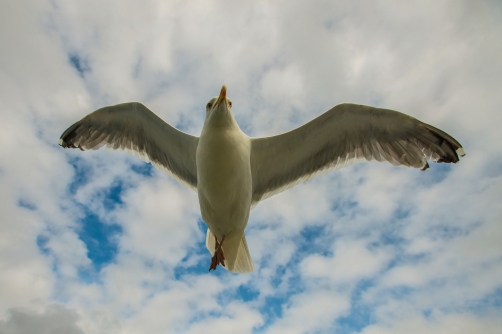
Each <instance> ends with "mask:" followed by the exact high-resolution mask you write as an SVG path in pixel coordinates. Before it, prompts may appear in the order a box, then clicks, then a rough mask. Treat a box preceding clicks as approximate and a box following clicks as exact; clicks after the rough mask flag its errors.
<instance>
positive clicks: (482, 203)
mask: <svg viewBox="0 0 502 334" xmlns="http://www.w3.org/2000/svg"><path fill="white" fill-rule="evenodd" d="M5 8H6V10H2V11H1V12H0V47H1V49H2V59H1V60H0V72H1V75H0V87H1V89H0V100H1V101H2V106H1V107H0V108H1V110H0V142H1V143H2V145H0V157H1V158H0V217H1V219H0V220H1V224H0V268H1V269H0V271H1V274H0V295H1V296H2V298H1V299H0V324H1V325H2V326H0V327H2V329H0V331H2V330H3V331H4V332H5V333H24V332H30V330H31V332H32V331H33V330H32V327H33V326H36V328H37V330H38V332H42V333H43V330H46V331H52V332H54V331H56V330H57V328H60V329H61V328H62V329H64V330H65V333H72V331H73V332H74V333H86V334H87V333H91V334H92V333H105V332H106V333H140V332H149V333H163V332H168V331H172V330H173V329H174V330H175V331H178V332H188V333H198V332H201V331H206V332H207V329H208V328H211V329H212V330H214V331H218V332H222V333H225V332H242V333H251V332H270V333H274V332H281V333H283V332H291V333H305V332H316V331H320V332H330V331H333V330H334V329H335V328H337V327H338V326H339V324H337V323H336V321H337V320H340V319H345V320H344V321H345V323H347V322H348V323H350V326H349V327H350V330H352V331H354V332H360V333H365V334H369V333H402V332H410V333H412V332H413V331H415V332H417V333H438V332H441V331H443V332H452V333H471V332H486V333H490V331H491V332H493V333H496V332H499V331H500V329H501V328H502V324H501V323H500V321H499V320H498V318H497V317H496V316H495V315H496V314H497V312H498V313H500V302H499V300H500V288H501V287H502V280H501V277H502V247H501V246H500V242H499V241H500V238H501V228H500V221H501V217H502V211H501V208H500V205H499V203H500V200H501V198H502V192H501V189H502V188H501V187H500V184H501V182H502V181H501V180H502V149H501V147H500V145H499V143H500V142H501V140H502V138H501V132H500V131H499V124H500V123H501V121H502V119H501V117H502V116H500V115H501V114H500V112H499V109H500V105H501V104H502V97H501V96H500V94H499V91H500V77H501V75H502V68H501V67H500V58H501V56H502V51H501V50H502V49H501V47H500V33H499V32H500V31H502V29H501V28H502V27H501V22H502V20H500V18H501V17H502V15H501V10H500V9H501V8H500V5H499V4H498V3H496V2H490V1H485V2H476V3H475V4H474V3H470V2H467V1H460V2H459V1H447V2H442V3H437V2H427V1H422V2H399V3H397V2H393V1H387V0H380V1H375V2H371V3H365V4H364V5H363V4H361V3H357V2H349V1H347V2H332V1H317V2H315V3H311V2H308V3H307V2H287V3H286V2H281V3H270V2H253V3H244V2H228V1H214V2H207V1H197V2H190V3H188V2H186V3H182V2H179V1H163V2H157V1H153V0H151V1H148V2H147V3H145V2H142V3H138V2H134V1H127V2H106V3H104V2H99V1H91V2H71V1H64V2H61V1H51V2H49V1H47V2H44V1H28V2H26V1H25V2H15V1H10V2H8V3H7V4H6V5H5ZM70 55H71V56H74V57H78V59H79V61H81V64H82V65H85V66H87V67H88V69H89V70H88V71H86V72H85V73H84V74H83V75H82V74H80V73H78V71H77V70H76V69H75V68H73V67H72V65H71V62H70ZM224 83H225V84H227V86H228V90H229V96H230V98H232V100H233V102H234V105H235V114H236V115H235V116H236V118H237V120H238V122H239V123H240V124H241V127H242V128H243V129H244V130H245V131H246V132H247V133H249V134H252V135H260V136H261V135H272V134H276V133H277V132H280V131H287V130H290V129H292V128H294V127H296V126H299V125H301V124H303V123H304V122H306V121H308V120H310V119H312V118H313V117H315V116H317V115H319V114H320V113H322V112H324V111H325V110H327V109H329V108H331V107H332V106H333V105H335V104H337V103H340V102H349V101H350V102H355V103H361V104H372V105H377V106H380V107H386V108H391V109H396V110H401V111H403V112H406V113H408V114H410V115H412V116H414V117H417V118H419V119H420V120H423V121H425V122H427V123H430V124H432V125H434V126H437V127H439V128H441V129H443V130H444V131H446V132H447V133H450V134H451V135H453V136H454V137H455V138H457V139H458V140H459V141H460V142H461V143H462V144H463V145H464V147H465V148H466V152H467V156H466V157H465V158H463V159H462V160H461V162H460V163H459V164H457V165H454V166H451V168H450V167H445V166H438V165H431V169H430V170H429V171H427V172H420V171H415V170H411V169H404V168H401V169H400V168H394V167H392V166H389V165H385V164H376V163H372V164H369V163H368V164H365V165H359V166H353V167H349V168H346V169H342V170H339V171H337V172H336V173H333V174H328V175H324V176H321V177H319V178H316V179H314V180H311V181H309V182H308V183H307V184H305V185H300V186H297V187H295V188H293V189H291V190H289V191H288V192H285V193H283V194H280V195H277V196H275V197H273V198H271V199H268V200H267V201H265V202H263V203H260V205H258V206H257V207H256V209H254V210H253V212H252V213H251V219H250V223H249V228H248V232H247V233H248V243H249V247H250V250H251V255H252V257H253V259H254V261H255V265H256V269H257V270H256V272H254V273H252V274H250V275H240V276H239V275H232V274H228V273H227V272H225V271H223V270H222V271H220V270H218V271H217V272H216V273H211V274H208V273H207V272H206V265H207V266H208V265H209V259H210V255H209V253H208V252H207V251H206V250H205V249H204V248H205V247H204V239H205V234H204V232H205V231H202V230H201V229H200V228H199V225H198V223H197V220H198V219H199V212H198V201H197V197H196V194H195V193H194V192H192V191H190V190H188V189H185V188H183V186H182V185H180V184H178V183H177V182H176V181H175V180H173V179H171V178H170V177H169V176H167V175H165V174H163V173H162V172H157V171H154V172H153V173H152V176H151V177H150V176H144V175H141V174H138V173H136V172H134V171H133V170H132V167H131V166H132V164H136V165H137V164H139V162H138V160H136V158H134V157H129V156H128V155H127V154H125V153H118V152H110V151H105V150H100V151H97V152H80V151H79V152H72V151H70V150H63V149H61V148H60V147H58V146H57V145H56V144H57V139H58V137H59V136H60V134H61V133H62V131H63V130H64V129H65V128H66V127H68V126H69V125H70V124H72V122H75V121H77V120H78V119H79V118H81V117H83V116H84V115H86V114H87V113H89V112H90V111H92V110H94V109H96V108H98V107H101V106H104V105H108V104H114V103H119V102H125V101H133V100H139V101H142V102H144V103H145V104H146V105H148V106H149V107H150V108H151V109H152V110H154V111H155V112H156V113H157V114H159V115H160V116H161V117H162V118H164V119H165V120H166V121H168V122H170V123H171V124H175V125H178V126H181V127H183V130H185V131H188V132H190V133H193V134H198V132H199V131H200V129H201V127H202V124H203V120H204V112H205V111H204V105H205V103H206V101H207V100H208V99H209V98H210V97H212V96H214V95H216V94H217V93H218V91H219V88H220V87H221V84H224ZM75 166H77V169H76V168H75ZM140 166H141V165H140ZM119 183H120V184H122V186H123V187H122V192H121V193H120V200H121V203H120V204H117V205H115V206H114V207H113V208H110V207H109V206H108V205H107V204H106V203H107V202H106V199H107V197H108V196H109V192H110V189H111V188H112V187H113V186H114V185H116V184H119ZM89 212H90V213H92V214H94V215H96V217H98V218H99V219H100V220H101V222H102V223H103V224H107V225H111V224H118V225H119V226H120V228H121V229H122V232H121V233H119V234H118V235H115V236H114V238H115V239H114V240H111V241H110V242H111V243H113V242H114V241H116V247H117V253H116V254H115V255H114V256H113V257H112V260H111V261H110V262H109V263H104V265H103V268H102V269H101V271H98V272H95V269H94V267H93V265H92V263H91V262H92V261H91V258H90V257H89V254H88V249H87V245H86V244H85V242H84V241H82V237H81V235H82V233H83V232H82V219H83V218H84V217H85V215H86V213H89ZM201 268H202V269H201ZM497 298H498V299H497ZM62 304H63V305H64V306H54V305H62ZM361 309H364V310H365V312H367V313H368V319H370V320H364V319H363V318H364V317H358V316H355V315H354V314H358V312H359V311H360V310H361ZM361 319H363V320H361ZM351 321H352V322H353V323H351ZM56 325H58V326H59V327H54V326H56ZM16 326H17V327H16ZM29 326H32V327H29ZM51 326H52V327H51ZM347 326H348V325H347ZM349 327H348V328H349ZM350 330H348V331H350ZM2 333H3V332H2Z"/></svg>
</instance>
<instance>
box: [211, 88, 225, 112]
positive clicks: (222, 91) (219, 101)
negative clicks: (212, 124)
mask: <svg viewBox="0 0 502 334" xmlns="http://www.w3.org/2000/svg"><path fill="white" fill-rule="evenodd" d="M226 97H227V86H225V85H223V87H221V92H220V96H218V100H216V103H215V104H214V106H215V107H217V106H218V105H219V104H220V103H221V101H224V100H225V99H226Z"/></svg>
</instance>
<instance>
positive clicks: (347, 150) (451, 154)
mask: <svg viewBox="0 0 502 334" xmlns="http://www.w3.org/2000/svg"><path fill="white" fill-rule="evenodd" d="M251 143H252V146H251V147H252V148H251V170H252V176H253V200H252V201H253V205H256V204H257V203H258V202H259V201H260V200H262V199H265V198H267V197H270V196H272V195H274V194H277V193H279V192H281V191H283V190H286V189H288V188H290V187H292V186H294V185H296V184H298V183H300V182H304V181H306V180H308V179H310V178H311V177H313V176H315V175H317V174H318V173H322V172H325V171H328V170H333V169H338V168H342V167H344V166H346V165H348V164H353V163H357V162H360V161H371V160H377V161H387V162H390V163H391V164H393V165H396V166H399V165H402V166H408V167H414V168H420V169H422V170H425V169H427V168H428V167H429V165H428V163H427V160H432V161H436V162H447V163H456V162H457V161H459V157H458V155H461V156H463V155H465V152H464V150H463V148H462V146H461V145H460V143H459V142H458V141H456V140H455V139H454V138H453V137H451V136H450V135H448V134H447V133H445V132H443V131H441V130H439V129H437V128H435V127H433V126H431V125H428V124H425V123H423V122H420V121H419V120H417V119H415V118H413V117H411V116H408V115H405V114H403V113H400V112H397V111H394V110H389V109H381V108H374V107H369V106H363V105H356V104H349V103H345V104H340V105H338V106H335V107H334V108H332V109H331V110H329V111H327V112H325V113H324V114H322V115H321V116H319V117H317V118H315V119H314V120H312V121H310V122H309V123H307V124H305V125H303V126H301V127H299V128H297V129H295V130H292V131H290V132H286V133H283V134H281V135H278V136H273V137H266V138H252V140H251Z"/></svg>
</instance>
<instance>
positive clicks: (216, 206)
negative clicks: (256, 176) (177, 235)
mask: <svg viewBox="0 0 502 334" xmlns="http://www.w3.org/2000/svg"><path fill="white" fill-rule="evenodd" d="M250 144H251V142H250V139H249V137H247V136H246V135H245V134H244V133H243V132H242V131H241V130H240V129H239V128H238V127H237V126H235V127H228V128H227V127H225V128H221V127H217V128H213V127H207V126H206V127H205V128H204V130H203V132H202V134H201V136H200V139H199V145H198V148H197V155H196V161H197V190H198V195H199V203H200V209H201V213H202V219H204V221H205V222H206V223H207V225H208V226H209V229H210V230H211V232H212V233H213V234H214V235H215V236H216V237H217V238H218V239H221V238H222V237H223V236H226V235H229V234H231V233H232V234H233V233H236V232H239V233H242V232H243V231H244V229H245V227H246V224H247V221H248V218H249V211H250V208H251V192H252V182H251V164H250Z"/></svg>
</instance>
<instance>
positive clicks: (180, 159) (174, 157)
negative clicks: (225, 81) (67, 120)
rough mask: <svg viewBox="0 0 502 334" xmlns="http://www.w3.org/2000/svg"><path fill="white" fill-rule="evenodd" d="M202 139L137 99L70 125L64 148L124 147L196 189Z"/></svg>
mask: <svg viewBox="0 0 502 334" xmlns="http://www.w3.org/2000/svg"><path fill="white" fill-rule="evenodd" d="M198 141H199V138H198V137H194V136H191V135H189V134H186V133H184V132H182V131H179V130H177V129H176V128H174V127H172V126H171V125H169V124H167V123H166V122H164V121H163V120H162V119H161V118H160V117H158V116H157V115H155V114H154V113H153V112H152V111H151V110H150V109H148V108H147V107H146V106H144V105H143V104H141V103H138V102H130V103H123V104H118V105H115V106H110V107H105V108H101V109H98V110H96V111H95V112H93V113H91V114H89V115H87V116H86V117H84V118H83V119H82V120H80V121H78V122H76V123H75V124H73V125H72V126H70V127H69V128H68V129H67V130H66V131H65V132H64V133H63V134H62V135H61V138H60V140H59V145H61V146H63V147H64V148H67V147H69V148H80V149H81V150H97V149H99V148H101V147H103V146H106V147H107V148H110V149H113V150H125V151H128V152H130V153H132V154H134V155H136V156H138V157H139V158H141V159H143V160H145V161H147V162H151V163H152V164H153V165H154V166H155V167H157V168H160V169H163V170H165V171H167V172H168V173H169V174H171V175H172V176H173V177H175V178H176V179H178V180H179V181H181V182H182V183H184V184H186V185H187V186H189V187H190V188H192V189H196V188H197V167H196V162H195V152H196V150H197V145H198Z"/></svg>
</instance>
